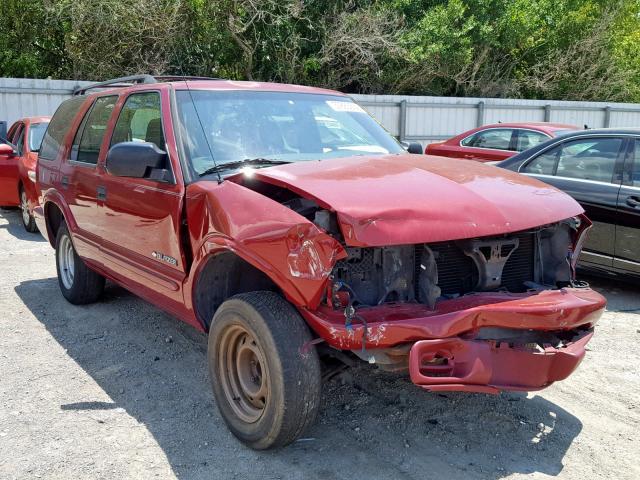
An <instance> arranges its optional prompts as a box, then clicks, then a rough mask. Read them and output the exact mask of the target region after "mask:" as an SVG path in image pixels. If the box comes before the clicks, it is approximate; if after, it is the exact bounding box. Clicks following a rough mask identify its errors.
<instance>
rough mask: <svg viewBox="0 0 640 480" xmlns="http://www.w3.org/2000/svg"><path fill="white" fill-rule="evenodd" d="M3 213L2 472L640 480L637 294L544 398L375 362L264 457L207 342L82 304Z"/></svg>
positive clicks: (621, 303) (602, 285) (600, 285)
mask: <svg viewBox="0 0 640 480" xmlns="http://www.w3.org/2000/svg"><path fill="white" fill-rule="evenodd" d="M19 222H20V220H19V217H18V214H17V212H15V211H0V332H1V335H0V478H2V479H14V478H15V479H26V478H60V479H63V478H64V479H85V478H86V479H103V478H105V479H106V478H114V479H115V478H117V479H121V478H142V479H147V478H163V479H164V478H176V477H178V478H184V479H193V478H214V479H227V478H252V479H253V478H258V479H348V480H352V479H354V478H357V479H376V478H384V479H390V478H393V479H395V478H402V479H424V478H431V477H434V478H444V479H463V478H464V479H467V478H471V479H476V478H490V479H493V478H495V479H499V478H548V477H559V478H566V479H580V480H583V479H592V478H615V479H637V478H640V437H639V435H638V428H639V427H640V375H639V372H640V351H639V349H638V341H639V340H640V295H639V293H640V287H637V286H636V287H633V286H630V285H625V284H622V283H614V282H610V281H603V280H598V279H592V278H589V279H588V280H589V281H591V282H592V284H593V285H594V286H595V287H596V288H597V289H598V290H600V291H602V292H603V293H604V294H605V295H606V296H607V298H608V299H609V307H608V311H607V312H606V314H605V315H604V317H603V319H602V320H601V322H600V324H599V327H598V329H597V333H596V336H595V338H594V340H593V341H592V343H591V344H590V348H589V352H588V355H587V358H586V360H585V361H584V363H583V364H582V365H581V367H580V369H579V370H578V372H577V373H576V374H575V375H573V376H572V377H571V378H570V379H568V380H567V381H565V382H562V383H560V384H557V385H553V386H551V387H550V388H549V389H547V390H545V391H543V392H541V393H534V394H529V395H525V394H502V395H499V396H487V395H475V394H463V393H448V394H429V393H425V392H422V391H420V390H418V389H417V388H415V387H413V386H412V385H411V384H410V383H409V382H408V380H405V379H403V378H398V377H396V376H394V375H390V374H384V373H381V372H376V371H375V370H373V369H371V368H369V367H368V366H365V367H364V368H363V369H361V370H358V371H355V372H353V374H352V381H346V382H345V380H344V379H343V380H342V381H340V380H332V381H331V382H330V383H329V384H327V385H326V386H325V390H324V397H323V404H324V405H323V410H322V414H321V417H320V418H319V421H318V422H317V424H316V425H315V427H314V428H312V430H311V431H310V432H308V434H307V437H306V438H303V439H301V440H300V441H298V442H297V443H295V444H294V445H292V446H290V447H289V448H287V449H284V450H282V451H277V452H269V453H256V452H253V451H251V450H248V449H246V448H244V447H243V446H242V445H241V444H239V443H238V442H237V441H236V440H235V439H234V438H233V437H232V436H231V434H230V433H229V432H228V431H227V429H226V428H225V426H224V424H223V422H222V420H221V418H220V416H219V415H218V412H217V410H216V408H215V405H214V402H213V399H212V395H211V392H210V388H209V383H208V377H207V372H206V368H205V353H206V338H205V337H204V336H203V335H201V334H199V333H197V332H195V331H194V330H193V329H191V328H190V327H188V326H186V325H184V324H182V323H180V322H178V321H176V320H174V319H173V318H172V317H170V316H169V315H166V314H164V313H162V312H160V311H159V310H157V309H155V308H154V307H152V306H151V305H149V304H147V303H145V302H144V301H142V300H140V299H138V298H136V297H134V296H133V295H131V294H129V293H127V292H126V291H124V290H122V289H121V288H118V287H115V286H109V287H108V288H107V291H106V295H105V298H104V300H103V301H102V302H101V303H98V304H95V305H92V306H89V307H74V306H72V305H69V304H68V303H66V302H65V300H64V299H63V298H62V296H61V295H60V293H59V290H58V285H57V280H56V278H55V266H54V254H53V250H52V249H51V248H50V247H49V245H48V244H47V243H45V242H44V240H43V239H42V238H41V237H40V236H39V235H32V234H27V233H26V232H24V230H23V229H22V226H21V225H20V223H19Z"/></svg>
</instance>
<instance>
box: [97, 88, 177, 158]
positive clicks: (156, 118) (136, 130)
mask: <svg viewBox="0 0 640 480" xmlns="http://www.w3.org/2000/svg"><path fill="white" fill-rule="evenodd" d="M121 142H150V143H153V144H155V146H156V147H158V148H159V149H160V150H165V142H164V133H163V131H162V119H161V110H160V94H159V93H158V92H144V93H134V94H132V95H129V97H128V98H127V100H126V102H125V103H124V106H123V107H122V110H121V111H120V116H119V117H118V122H117V123H116V126H115V128H114V130H113V136H112V137H111V144H110V146H113V145H115V144H116V143H121Z"/></svg>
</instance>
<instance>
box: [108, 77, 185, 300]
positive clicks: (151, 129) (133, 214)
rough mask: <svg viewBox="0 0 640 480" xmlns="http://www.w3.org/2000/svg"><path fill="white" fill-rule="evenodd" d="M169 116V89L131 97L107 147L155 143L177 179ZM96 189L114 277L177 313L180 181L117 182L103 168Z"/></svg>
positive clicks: (181, 267)
mask: <svg viewBox="0 0 640 480" xmlns="http://www.w3.org/2000/svg"><path fill="white" fill-rule="evenodd" d="M169 112H170V103H169V92H168V90H158V91H142V92H140V91H136V92H133V93H130V94H129V95H128V96H127V97H126V99H125V100H124V103H123V105H122V108H121V109H120V111H119V113H118V114H117V115H118V117H117V121H116V123H115V126H114V128H113V134H112V135H111V138H110V140H109V144H108V145H109V146H113V145H115V144H117V143H121V142H131V141H133V142H138V141H140V142H151V143H154V144H155V145H156V146H157V147H158V148H160V149H161V150H164V151H167V152H168V154H169V155H168V158H167V165H165V168H166V169H168V170H170V171H171V172H172V177H173V178H174V179H175V178H179V177H180V176H179V175H176V173H177V169H178V168H179V166H178V165H179V163H178V159H177V153H176V150H175V148H168V146H167V144H168V143H169V144H170V145H175V141H174V140H172V138H173V137H172V129H171V120H170V119H171V117H170V113H169ZM169 135H171V137H169ZM168 138H171V140H169V142H167V140H166V139H168ZM98 189H99V191H100V198H99V200H98V203H99V211H100V215H99V218H100V236H101V242H102V247H103V250H104V253H105V257H104V258H105V262H106V263H107V262H108V263H109V264H110V265H109V267H110V268H111V269H112V271H113V272H114V275H115V276H116V277H117V278H118V279H119V280H120V281H121V282H123V283H124V284H125V285H127V287H128V288H130V289H132V290H133V291H135V292H137V293H138V294H140V295H142V296H145V297H146V298H150V299H151V300H153V299H154V297H162V298H163V299H166V298H169V299H171V300H173V301H174V304H173V306H174V307H176V308H181V305H182V304H183V299H182V290H181V285H182V282H183V280H184V277H185V258H184V255H183V252H182V248H181V238H180V232H181V219H182V205H183V197H184V185H183V184H182V182H180V181H158V180H153V179H151V178H128V177H118V176H115V175H112V174H111V173H109V171H108V164H103V165H101V166H100V178H99V182H98Z"/></svg>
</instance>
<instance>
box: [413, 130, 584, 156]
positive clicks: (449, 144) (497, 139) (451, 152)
mask: <svg viewBox="0 0 640 480" xmlns="http://www.w3.org/2000/svg"><path fill="white" fill-rule="evenodd" d="M577 129H578V127H576V126H574V125H565V124H562V123H542V122H529V123H495V124H493V125H484V126H482V127H479V128H474V129H473V130H469V131H467V132H464V133H461V134H460V135H457V136H455V137H453V138H450V139H449V140H446V141H444V142H437V143H430V144H429V145H427V147H426V149H425V153H427V154H429V155H438V156H441V157H450V158H464V159H467V160H477V161H479V162H498V161H501V160H505V159H507V158H509V157H511V156H513V155H515V154H516V153H518V152H523V151H525V150H527V149H529V148H531V147H534V146H536V145H538V144H539V143H542V142H544V141H546V140H548V139H550V138H553V137H556V136H558V135H559V134H561V133H564V132H567V131H571V130H577Z"/></svg>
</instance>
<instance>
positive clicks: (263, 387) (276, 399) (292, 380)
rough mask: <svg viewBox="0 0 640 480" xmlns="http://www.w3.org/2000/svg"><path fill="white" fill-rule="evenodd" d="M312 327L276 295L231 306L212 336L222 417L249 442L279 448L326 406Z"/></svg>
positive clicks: (217, 319)
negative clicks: (321, 400)
mask: <svg viewBox="0 0 640 480" xmlns="http://www.w3.org/2000/svg"><path fill="white" fill-rule="evenodd" d="M311 340H312V338H311V334H310V332H309V328H308V327H307V325H306V323H305V322H304V320H303V319H302V317H301V316H300V314H299V313H298V312H297V311H296V309H295V308H294V307H293V306H292V305H291V304H290V303H289V302H287V301H286V300H285V299H284V298H282V297H281V296H280V295H278V294H276V293H273V292H250V293H243V294H240V295H236V296H234V297H232V298H231V299H229V300H227V301H226V302H224V303H223V304H222V305H221V306H220V308H219V309H218V311H217V312H216V314H215V315H214V317H213V321H212V323H211V329H210V331H209V348H208V360H209V372H210V375H211V381H212V385H213V393H214V396H215V399H216V403H217V405H218V409H219V410H220V414H221V415H222V418H223V419H224V421H225V422H226V424H227V426H228V427H229V429H230V430H231V432H232V433H233V434H234V435H235V436H236V437H237V438H238V439H240V440H241V441H242V442H243V443H245V444H246V445H248V446H249V447H251V448H254V449H257V450H264V449H268V448H277V447H282V446H284V445H287V444H289V443H291V442H293V441H294V440H295V439H296V438H298V437H299V436H300V435H301V434H302V432H304V430H305V429H306V428H307V427H308V426H309V425H311V424H312V423H313V422H314V420H315V417H316V414H317V412H318V406H319V403H320V390H321V377H320V361H319V359H318V354H317V352H316V350H315V348H314V347H313V346H312V345H310V343H309V342H310V341H311Z"/></svg>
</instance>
